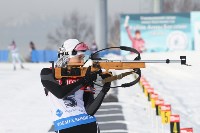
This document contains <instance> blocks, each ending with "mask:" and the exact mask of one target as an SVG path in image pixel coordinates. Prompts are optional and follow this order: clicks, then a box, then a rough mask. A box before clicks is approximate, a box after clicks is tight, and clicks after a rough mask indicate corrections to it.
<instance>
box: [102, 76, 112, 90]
mask: <svg viewBox="0 0 200 133" xmlns="http://www.w3.org/2000/svg"><path fill="white" fill-rule="evenodd" d="M110 76H111V74H101V78H102V79H105V78H107V77H110ZM110 85H111V82H107V83H105V84H104V85H103V88H102V90H101V91H102V92H104V93H107V92H108V91H109V90H110Z"/></svg>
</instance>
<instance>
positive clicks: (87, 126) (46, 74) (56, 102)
mask: <svg viewBox="0 0 200 133" xmlns="http://www.w3.org/2000/svg"><path fill="white" fill-rule="evenodd" d="M61 49H62V50H64V51H65V54H66V55H67V56H68V59H67V60H65V59H64V58H63V61H64V63H81V62H83V58H84V52H85V51H86V50H88V46H87V45H86V44H85V43H83V42H81V43H80V42H79V41H78V40H76V39H68V40H66V41H65V42H64V44H63V46H62V47H61ZM59 54H60V52H59ZM63 57H64V56H63ZM61 58H62V57H60V55H59V59H61ZM59 59H58V60H59ZM59 61H60V60H59ZM65 61H67V62H65ZM62 63H63V62H62ZM101 76H102V78H106V77H109V76H110V75H109V74H104V75H101ZM96 78H97V73H94V72H91V67H88V70H87V72H86V75H85V77H82V78H67V79H65V80H59V81H58V80H55V79H54V75H53V73H52V70H51V69H49V68H43V69H42V70H41V82H42V84H43V86H44V87H45V93H46V95H47V96H48V98H49V101H50V104H51V112H52V115H53V122H54V128H55V131H56V132H57V133H79V132H83V133H99V132H100V131H99V129H98V126H97V123H96V118H95V117H94V116H93V115H94V114H95V113H96V111H97V110H98V109H99V107H100V105H101V103H102V101H103V99H104V97H105V95H106V93H107V92H108V91H109V89H110V83H105V84H104V85H103V88H102V90H101V91H100V93H99V94H98V96H97V97H96V98H95V99H94V96H93V87H92V86H93V84H92V82H93V81H95V80H96Z"/></svg>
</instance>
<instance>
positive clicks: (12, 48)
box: [9, 41, 24, 71]
mask: <svg viewBox="0 0 200 133" xmlns="http://www.w3.org/2000/svg"><path fill="white" fill-rule="evenodd" d="M9 50H10V52H11V56H12V63H13V66H14V71H15V70H16V61H17V62H18V63H19V64H20V66H21V68H22V69H24V66H23V64H22V61H21V59H20V55H19V53H18V48H17V45H16V43H15V41H12V44H10V46H9Z"/></svg>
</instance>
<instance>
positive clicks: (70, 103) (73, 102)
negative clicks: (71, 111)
mask: <svg viewBox="0 0 200 133" xmlns="http://www.w3.org/2000/svg"><path fill="white" fill-rule="evenodd" d="M63 100H64V104H65V106H66V107H76V106H77V102H76V100H75V98H74V97H72V96H69V97H66V98H64V99H63Z"/></svg>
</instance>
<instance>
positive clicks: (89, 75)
mask: <svg viewBox="0 0 200 133" xmlns="http://www.w3.org/2000/svg"><path fill="white" fill-rule="evenodd" d="M84 79H85V84H88V85H92V84H93V81H95V80H96V79H97V72H91V66H89V67H88V69H87V71H86V74H85V77H84Z"/></svg>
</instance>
